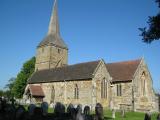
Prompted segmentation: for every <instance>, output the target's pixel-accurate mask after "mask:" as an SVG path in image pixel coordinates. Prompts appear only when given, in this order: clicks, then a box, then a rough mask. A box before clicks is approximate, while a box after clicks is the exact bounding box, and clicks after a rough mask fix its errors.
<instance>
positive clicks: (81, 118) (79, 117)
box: [76, 104, 84, 120]
mask: <svg viewBox="0 0 160 120" xmlns="http://www.w3.org/2000/svg"><path fill="white" fill-rule="evenodd" d="M76 111H77V115H76V120H84V116H83V115H82V105H81V104H79V105H78V106H77V108H76Z"/></svg>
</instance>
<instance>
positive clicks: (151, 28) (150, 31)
mask: <svg viewBox="0 0 160 120" xmlns="http://www.w3.org/2000/svg"><path fill="white" fill-rule="evenodd" d="M156 3H158V8H160V0H156ZM147 23H148V28H146V27H144V28H139V30H140V31H141V34H140V35H141V36H142V40H143V42H145V43H151V42H152V41H155V40H160V9H159V12H158V14H157V15H156V16H149V19H148V22H147Z"/></svg>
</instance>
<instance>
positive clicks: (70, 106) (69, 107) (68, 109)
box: [67, 103, 74, 114]
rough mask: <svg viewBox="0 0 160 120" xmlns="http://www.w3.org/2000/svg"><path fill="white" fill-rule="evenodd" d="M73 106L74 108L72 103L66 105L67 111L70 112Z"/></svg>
mask: <svg viewBox="0 0 160 120" xmlns="http://www.w3.org/2000/svg"><path fill="white" fill-rule="evenodd" d="M73 108H74V106H73V104H71V103H70V104H69V105H68V107H67V113H69V114H71V112H72V109H73Z"/></svg>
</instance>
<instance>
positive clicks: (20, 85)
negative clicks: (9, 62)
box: [13, 57, 35, 98]
mask: <svg viewBox="0 0 160 120" xmlns="http://www.w3.org/2000/svg"><path fill="white" fill-rule="evenodd" d="M34 69H35V57H33V58H31V59H30V60H28V61H27V62H25V63H24V64H23V67H22V69H21V71H20V72H19V73H18V75H17V78H16V81H15V83H14V85H13V93H14V96H15V97H16V98H22V96H23V93H24V90H25V87H26V85H27V80H28V78H29V77H30V76H31V74H32V73H33V72H34Z"/></svg>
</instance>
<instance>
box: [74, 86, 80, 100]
mask: <svg viewBox="0 0 160 120" xmlns="http://www.w3.org/2000/svg"><path fill="white" fill-rule="evenodd" d="M74 99H79V88H78V85H77V84H76V85H75V88H74Z"/></svg>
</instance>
